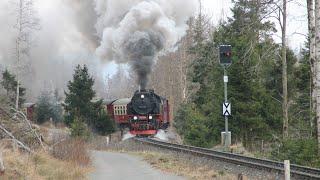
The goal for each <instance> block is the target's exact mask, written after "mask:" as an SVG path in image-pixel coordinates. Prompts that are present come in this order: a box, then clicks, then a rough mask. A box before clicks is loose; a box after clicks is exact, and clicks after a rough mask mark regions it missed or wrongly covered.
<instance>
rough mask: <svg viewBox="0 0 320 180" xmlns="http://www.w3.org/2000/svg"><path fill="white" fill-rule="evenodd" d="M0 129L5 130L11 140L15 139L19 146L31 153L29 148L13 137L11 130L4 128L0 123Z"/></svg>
mask: <svg viewBox="0 0 320 180" xmlns="http://www.w3.org/2000/svg"><path fill="white" fill-rule="evenodd" d="M0 129H1V130H2V131H3V132H5V133H6V134H7V135H8V136H9V137H10V138H11V139H12V140H13V141H15V142H16V143H17V144H18V145H19V146H20V147H21V148H23V149H25V150H26V151H28V152H29V153H32V151H31V149H30V148H29V147H28V146H26V145H24V144H23V143H22V142H21V141H19V140H18V139H17V138H15V137H14V136H13V135H12V134H11V132H9V131H8V130H6V128H4V127H3V126H2V125H1V124H0Z"/></svg>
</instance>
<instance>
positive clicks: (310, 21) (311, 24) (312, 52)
mask: <svg viewBox="0 0 320 180" xmlns="http://www.w3.org/2000/svg"><path fill="white" fill-rule="evenodd" d="M307 9H308V31H309V48H310V53H309V63H310V70H311V75H310V134H311V136H312V132H313V129H314V114H315V112H316V103H315V101H316V96H315V91H314V86H315V83H316V81H315V80H316V78H315V66H314V62H315V58H316V57H315V56H316V52H315V48H316V46H315V45H316V39H315V37H316V35H315V18H314V16H315V15H314V0H307Z"/></svg>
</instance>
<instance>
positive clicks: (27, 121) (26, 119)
mask: <svg viewBox="0 0 320 180" xmlns="http://www.w3.org/2000/svg"><path fill="white" fill-rule="evenodd" d="M12 110H14V111H15V113H16V114H18V115H20V116H22V119H23V121H24V122H26V123H27V125H28V126H29V128H30V129H31V131H32V132H33V133H34V134H35V136H36V138H37V139H38V141H39V143H40V145H41V147H42V149H43V150H44V151H46V149H45V147H44V145H43V142H42V139H41V137H40V136H39V134H38V133H37V131H36V130H34V129H33V128H32V125H31V123H30V121H29V120H28V118H27V116H26V115H25V114H24V113H23V112H21V111H18V110H16V109H14V108H12Z"/></svg>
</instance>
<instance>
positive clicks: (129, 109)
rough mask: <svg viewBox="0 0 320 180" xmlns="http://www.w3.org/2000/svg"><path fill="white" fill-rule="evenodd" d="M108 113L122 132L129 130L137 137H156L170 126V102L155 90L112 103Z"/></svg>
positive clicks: (141, 91)
mask: <svg viewBox="0 0 320 180" xmlns="http://www.w3.org/2000/svg"><path fill="white" fill-rule="evenodd" d="M107 111H108V114H109V115H110V116H111V117H112V118H113V119H114V121H115V123H116V124H117V125H118V127H119V128H120V130H121V132H122V131H123V130H124V129H126V128H127V129H129V131H130V133H131V134H133V135H137V136H150V135H155V134H156V133H157V132H158V130H159V129H164V130H165V129H167V128H168V127H169V125H170V114H169V102H168V100H167V99H165V98H164V97H161V96H159V95H157V94H156V93H154V91H153V90H138V91H136V92H135V93H134V95H133V97H132V98H131V99H128V98H127V99H117V100H114V101H111V102H109V103H107Z"/></svg>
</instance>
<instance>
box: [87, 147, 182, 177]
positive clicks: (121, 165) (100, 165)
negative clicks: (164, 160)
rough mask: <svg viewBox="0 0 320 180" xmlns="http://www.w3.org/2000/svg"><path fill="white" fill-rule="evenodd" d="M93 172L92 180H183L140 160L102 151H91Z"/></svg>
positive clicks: (130, 156) (122, 154)
mask: <svg viewBox="0 0 320 180" xmlns="http://www.w3.org/2000/svg"><path fill="white" fill-rule="evenodd" d="M91 155H92V160H93V166H94V168H95V170H94V171H93V172H92V173H91V174H90V175H89V179H92V180H127V179H130V180H183V179H185V178H183V177H180V176H175V175H172V174H169V173H165V172H162V171H160V170H157V169H154V168H153V167H151V166H150V165H149V164H148V163H146V162H144V161H143V160H142V159H141V158H139V157H136V156H132V155H128V154H124V153H113V152H104V151H92V153H91Z"/></svg>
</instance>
